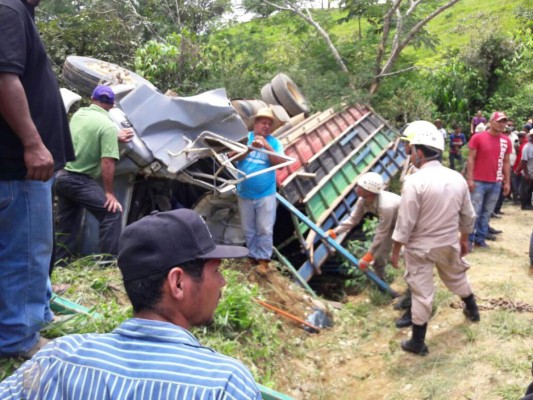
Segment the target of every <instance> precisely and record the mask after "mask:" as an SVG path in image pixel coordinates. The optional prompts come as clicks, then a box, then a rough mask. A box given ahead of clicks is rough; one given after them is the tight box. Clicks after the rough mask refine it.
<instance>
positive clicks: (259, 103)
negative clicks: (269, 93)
mask: <svg viewBox="0 0 533 400" xmlns="http://www.w3.org/2000/svg"><path fill="white" fill-rule="evenodd" d="M246 102H247V103H248V104H249V105H250V107H251V108H252V111H253V113H252V115H255V114H257V112H258V111H259V110H260V109H262V108H265V107H268V104H267V103H265V102H264V101H263V100H256V99H248V100H246Z"/></svg>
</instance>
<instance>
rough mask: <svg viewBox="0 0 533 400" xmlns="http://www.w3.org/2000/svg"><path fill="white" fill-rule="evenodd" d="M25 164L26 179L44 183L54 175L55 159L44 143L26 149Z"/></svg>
mask: <svg viewBox="0 0 533 400" xmlns="http://www.w3.org/2000/svg"><path fill="white" fill-rule="evenodd" d="M24 163H25V164H26V169H27V174H26V179H32V180H37V181H43V182H44V181H47V180H48V179H50V178H51V177H52V175H53V174H54V158H53V157H52V154H51V153H50V152H49V151H48V149H47V148H46V146H45V145H44V144H43V143H42V142H40V143H37V144H36V145H34V146H31V147H30V146H29V147H25V148H24Z"/></svg>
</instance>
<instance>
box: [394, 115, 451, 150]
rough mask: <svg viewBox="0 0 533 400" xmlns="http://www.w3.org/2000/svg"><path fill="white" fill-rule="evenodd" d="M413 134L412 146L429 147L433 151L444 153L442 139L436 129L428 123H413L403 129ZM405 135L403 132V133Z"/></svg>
mask: <svg viewBox="0 0 533 400" xmlns="http://www.w3.org/2000/svg"><path fill="white" fill-rule="evenodd" d="M405 131H409V134H413V135H414V136H413V138H412V139H411V144H412V145H417V144H418V145H421V146H426V147H430V148H432V149H433V150H438V151H444V137H443V136H442V133H440V132H439V130H438V129H437V127H436V126H435V125H433V124H432V123H431V122H428V121H414V122H411V123H410V124H409V126H408V127H407V128H406V129H405ZM404 134H405V132H404Z"/></svg>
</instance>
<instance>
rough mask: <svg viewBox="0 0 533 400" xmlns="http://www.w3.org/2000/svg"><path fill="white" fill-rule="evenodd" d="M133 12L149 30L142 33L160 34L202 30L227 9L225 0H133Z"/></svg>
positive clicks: (199, 31) (228, 9) (228, 6)
mask: <svg viewBox="0 0 533 400" xmlns="http://www.w3.org/2000/svg"><path fill="white" fill-rule="evenodd" d="M136 7H137V13H138V14H139V16H141V17H142V18H143V19H145V20H146V21H147V22H148V24H149V26H150V27H151V29H150V30H149V31H147V32H145V33H146V34H147V35H149V37H153V33H154V32H155V33H157V35H158V36H160V37H164V36H168V35H170V34H172V33H175V32H178V33H180V32H181V31H182V30H188V31H191V32H194V33H196V34H200V33H205V32H206V31H208V30H209V29H210V28H211V27H213V25H214V23H215V22H216V21H217V20H218V19H219V18H220V17H221V16H222V15H223V14H224V13H226V12H230V11H231V2H230V1H229V0H186V1H184V0H176V1H171V0H140V1H138V2H136Z"/></svg>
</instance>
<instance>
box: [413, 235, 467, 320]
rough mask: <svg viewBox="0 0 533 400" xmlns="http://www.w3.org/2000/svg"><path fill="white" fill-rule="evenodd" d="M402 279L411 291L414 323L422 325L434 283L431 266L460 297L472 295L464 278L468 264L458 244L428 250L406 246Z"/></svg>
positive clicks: (429, 304) (431, 300) (429, 305)
mask: <svg viewBox="0 0 533 400" xmlns="http://www.w3.org/2000/svg"><path fill="white" fill-rule="evenodd" d="M404 256H405V264H406V267H405V281H406V282H407V284H408V285H409V287H410V288H411V292H412V294H413V297H412V305H411V314H412V320H413V323H414V324H416V325H424V324H425V323H426V322H428V321H429V318H430V317H431V309H432V307H431V306H432V303H433V296H434V294H435V285H434V284H433V265H435V266H436V267H437V272H438V273H439V276H440V279H441V280H442V282H443V283H444V284H445V285H446V287H447V288H448V289H449V290H450V291H451V292H452V293H454V294H456V295H458V296H460V297H461V298H464V297H467V296H469V295H470V294H472V288H471V287H470V283H469V282H468V278H467V277H466V270H467V269H468V268H469V266H468V264H467V263H465V262H463V261H462V260H461V257H460V247H459V244H458V243H457V244H455V245H450V246H444V247H438V248H435V249H431V250H419V249H405V255H404Z"/></svg>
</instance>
